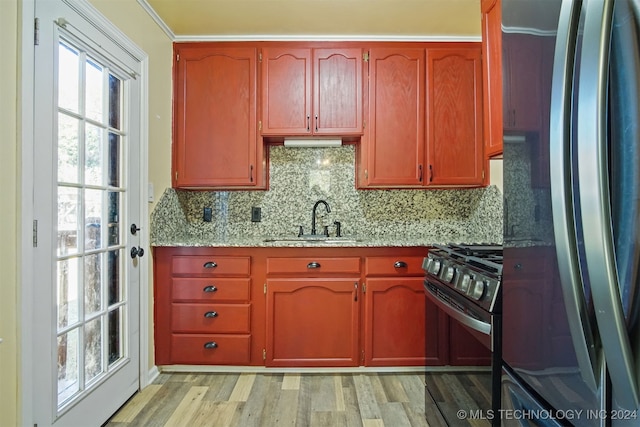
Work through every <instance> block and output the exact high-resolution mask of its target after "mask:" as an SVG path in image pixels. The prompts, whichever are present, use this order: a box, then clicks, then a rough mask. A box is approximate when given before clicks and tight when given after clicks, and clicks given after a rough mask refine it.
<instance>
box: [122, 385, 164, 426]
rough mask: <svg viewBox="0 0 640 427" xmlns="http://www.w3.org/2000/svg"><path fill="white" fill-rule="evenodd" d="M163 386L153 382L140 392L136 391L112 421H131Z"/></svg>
mask: <svg viewBox="0 0 640 427" xmlns="http://www.w3.org/2000/svg"><path fill="white" fill-rule="evenodd" d="M161 388H162V385H161V384H151V385H149V386H148V387H146V388H145V389H144V390H142V391H141V392H140V393H136V394H135V395H134V396H133V397H132V398H131V400H130V401H129V402H127V404H126V405H125V406H124V407H123V408H122V410H120V411H118V413H117V414H116V415H115V416H114V417H113V418H112V419H111V421H112V422H114V423H130V422H131V421H133V419H134V418H135V417H136V416H138V414H139V413H140V411H142V410H143V409H144V407H145V406H146V405H147V404H149V401H150V400H151V399H152V398H153V396H155V395H156V393H157V392H158V391H159V390H160V389H161Z"/></svg>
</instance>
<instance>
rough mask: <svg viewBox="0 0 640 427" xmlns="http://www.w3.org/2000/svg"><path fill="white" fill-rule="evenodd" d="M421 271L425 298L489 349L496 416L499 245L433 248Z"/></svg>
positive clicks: (499, 364) (499, 342)
mask: <svg viewBox="0 0 640 427" xmlns="http://www.w3.org/2000/svg"><path fill="white" fill-rule="evenodd" d="M422 268H423V270H424V271H425V279H424V291H425V296H426V298H427V299H428V300H430V301H432V302H433V303H434V304H435V305H436V306H437V307H439V308H440V309H441V310H442V311H444V312H445V313H447V314H448V315H449V316H451V318H453V319H455V320H457V321H458V322H460V323H461V324H462V325H463V326H464V327H466V328H467V329H468V330H469V331H470V332H471V333H472V334H473V335H474V336H475V337H476V338H478V340H479V341H480V342H481V343H482V344H483V345H485V346H486V347H487V348H488V349H489V350H491V383H492V386H491V396H492V398H491V410H492V413H493V414H499V410H500V398H501V394H500V381H501V371H502V293H501V281H502V246H501V245H457V244H450V245H436V246H434V247H433V248H432V249H430V250H429V253H428V254H427V257H426V258H425V259H424V260H423V263H422ZM427 393H429V390H427ZM492 425H493V426H499V425H500V420H499V417H497V416H496V417H495V418H494V419H493V420H492Z"/></svg>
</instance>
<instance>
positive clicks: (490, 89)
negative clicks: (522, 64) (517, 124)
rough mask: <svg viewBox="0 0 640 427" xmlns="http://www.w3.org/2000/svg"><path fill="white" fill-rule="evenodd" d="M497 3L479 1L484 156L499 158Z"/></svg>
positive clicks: (499, 21)
mask: <svg viewBox="0 0 640 427" xmlns="http://www.w3.org/2000/svg"><path fill="white" fill-rule="evenodd" d="M500 4H501V0H482V2H481V5H480V7H481V11H482V54H483V56H484V61H483V63H482V71H483V73H484V74H483V83H484V86H483V89H484V92H483V98H484V144H485V156H487V157H493V156H496V155H499V154H502V120H503V113H502V28H501V25H502V11H501V7H500Z"/></svg>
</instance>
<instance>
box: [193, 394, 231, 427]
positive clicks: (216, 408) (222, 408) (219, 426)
mask: <svg viewBox="0 0 640 427" xmlns="http://www.w3.org/2000/svg"><path fill="white" fill-rule="evenodd" d="M240 403H241V402H214V401H210V400H203V401H201V402H200V406H199V407H198V409H197V411H196V412H195V414H194V415H193V417H192V418H191V424H190V425H191V426H212V427H213V426H215V427H231V426H233V425H234V421H233V420H234V417H235V415H236V412H237V410H238V405H239V404H240Z"/></svg>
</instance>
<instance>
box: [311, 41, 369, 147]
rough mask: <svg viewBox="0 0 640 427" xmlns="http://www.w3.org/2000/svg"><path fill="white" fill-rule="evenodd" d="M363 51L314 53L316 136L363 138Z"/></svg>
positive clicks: (322, 50) (323, 50)
mask: <svg viewBox="0 0 640 427" xmlns="http://www.w3.org/2000/svg"><path fill="white" fill-rule="evenodd" d="M362 61H363V59H362V49H314V50H313V76H314V78H313V80H314V83H313V85H314V90H313V133H315V134H318V135H322V134H338V135H349V134H362Z"/></svg>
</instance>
